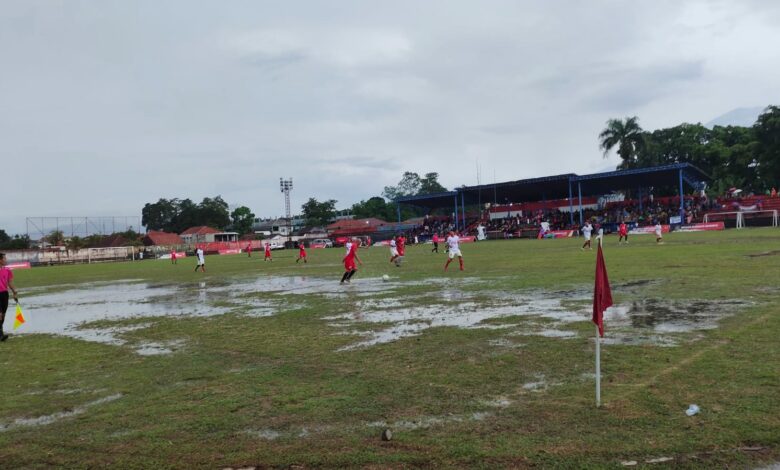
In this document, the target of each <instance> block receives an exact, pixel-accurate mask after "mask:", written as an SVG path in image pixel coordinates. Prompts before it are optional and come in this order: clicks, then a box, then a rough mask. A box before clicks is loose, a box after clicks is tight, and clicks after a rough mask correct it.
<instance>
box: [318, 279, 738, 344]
mask: <svg viewBox="0 0 780 470" xmlns="http://www.w3.org/2000/svg"><path fill="white" fill-rule="evenodd" d="M641 285H644V281H642V282H636V283H628V284H626V287H627V288H628V289H630V288H633V287H636V286H641ZM456 287H457V286H456ZM452 292H457V296H453V294H452ZM590 296H591V293H590V292H589V291H588V290H584V289H583V290H569V291H557V292H554V293H551V292H544V291H532V292H518V293H509V292H503V291H485V290H481V291H474V292H472V291H463V290H459V289H451V290H443V291H440V292H438V294H436V293H434V294H432V295H429V296H427V297H422V298H416V299H413V300H409V299H403V298H386V299H372V300H370V301H358V302H356V304H355V309H356V311H355V312H352V313H345V314H341V315H335V316H330V317H326V320H328V321H330V325H331V326H334V327H337V328H339V329H341V330H346V331H353V330H355V326H356V325H357V324H376V325H377V327H376V328H373V329H371V330H370V331H368V332H366V331H362V332H360V333H359V334H358V335H359V336H363V339H362V340H360V341H358V342H355V343H352V344H349V345H346V346H344V347H342V348H341V349H340V350H342V351H347V350H353V349H356V348H361V347H367V346H372V345H376V344H382V343H388V342H392V341H396V340H398V339H401V338H405V337H411V336H416V335H419V334H421V333H422V332H423V331H425V330H427V329H429V328H434V327H442V326H445V327H446V326H450V327H458V328H488V329H497V330H498V329H512V330H513V331H510V332H509V333H508V334H509V336H542V337H547V338H561V339H571V338H577V337H579V333H578V332H577V331H576V330H574V329H572V325H571V324H572V323H575V322H587V321H589V319H590V315H591V314H590V309H589V308H588V306H587V302H588V301H589V300H590V298H591V297H590ZM453 300H458V301H457V302H453ZM420 303H422V304H424V305H420ZM748 305H750V303H749V302H746V301H741V300H726V301H704V300H687V301H684V300H666V299H664V300H659V299H642V300H638V301H633V302H629V303H626V304H621V305H617V306H615V307H612V308H610V309H608V310H607V312H606V315H605V322H606V324H607V330H608V334H607V337H606V338H605V343H606V344H626V345H641V344H653V345H657V346H673V345H676V344H678V341H679V340H680V338H679V337H676V336H675V334H677V333H689V332H691V331H696V330H705V329H711V328H716V327H717V324H718V321H719V320H720V319H722V318H723V317H725V316H726V315H731V314H734V313H735V312H736V311H738V310H739V309H741V308H744V307H746V306H748ZM512 317H523V318H524V321H523V322H522V323H519V324H511V323H501V324H496V323H487V321H488V320H494V319H501V318H504V319H509V318H512ZM688 339H690V338H688ZM496 345H497V346H503V347H505V346H506V343H497V344H496Z"/></svg>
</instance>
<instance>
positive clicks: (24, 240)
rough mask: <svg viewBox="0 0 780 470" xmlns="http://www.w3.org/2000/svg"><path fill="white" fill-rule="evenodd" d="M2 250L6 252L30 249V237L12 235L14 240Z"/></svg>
mask: <svg viewBox="0 0 780 470" xmlns="http://www.w3.org/2000/svg"><path fill="white" fill-rule="evenodd" d="M4 248H6V249H8V250H27V249H29V248H30V237H29V236H28V235H14V238H13V239H12V240H11V241H10V242H8V245H6V246H5V247H4Z"/></svg>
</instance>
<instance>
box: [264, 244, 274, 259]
mask: <svg viewBox="0 0 780 470" xmlns="http://www.w3.org/2000/svg"><path fill="white" fill-rule="evenodd" d="M273 260H274V259H273V258H271V244H270V243H266V244H265V257H264V258H263V261H273Z"/></svg>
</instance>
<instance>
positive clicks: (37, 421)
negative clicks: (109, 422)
mask: <svg viewBox="0 0 780 470" xmlns="http://www.w3.org/2000/svg"><path fill="white" fill-rule="evenodd" d="M120 398H122V394H121V393H117V394H114V395H109V396H107V397H103V398H99V399H97V400H94V401H91V402H89V403H85V404H83V405H80V406H77V407H75V408H73V409H72V410H68V411H60V412H58V413H52V414H50V415H44V416H38V417H35V418H17V419H15V420H13V421H12V422H10V423H8V424H2V423H0V432H5V431H10V430H13V429H16V428H25V427H36V426H46V425H48V424H52V423H56V422H57V421H60V420H62V419H66V418H70V417H73V416H77V415H80V414H83V413H85V412H86V411H87V409H88V408H91V407H93V406H97V405H102V404H103V403H109V402H112V401H115V400H118V399H120Z"/></svg>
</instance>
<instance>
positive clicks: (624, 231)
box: [618, 222, 628, 245]
mask: <svg viewBox="0 0 780 470" xmlns="http://www.w3.org/2000/svg"><path fill="white" fill-rule="evenodd" d="M618 235H619V238H618V244H620V245H622V244H623V240H625V241H626V245H628V227H627V226H626V223H625V222H620V226H619V227H618Z"/></svg>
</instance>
